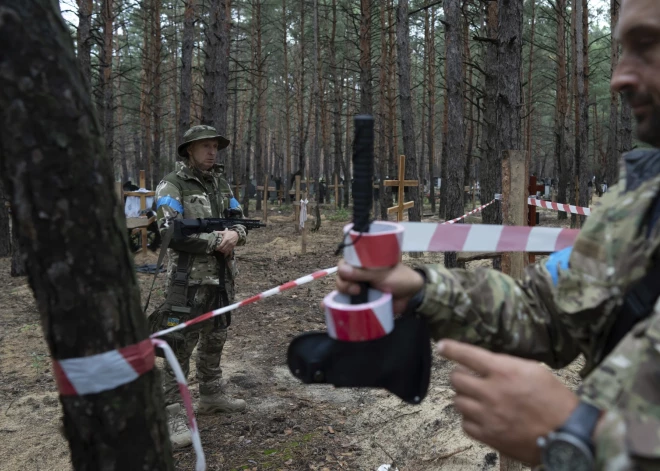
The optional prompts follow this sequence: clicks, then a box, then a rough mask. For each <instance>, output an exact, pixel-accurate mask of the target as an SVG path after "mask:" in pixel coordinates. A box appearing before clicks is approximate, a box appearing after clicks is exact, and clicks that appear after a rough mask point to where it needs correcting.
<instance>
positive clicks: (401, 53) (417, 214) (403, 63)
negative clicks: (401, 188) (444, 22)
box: [396, 0, 422, 221]
mask: <svg viewBox="0 0 660 471" xmlns="http://www.w3.org/2000/svg"><path fill="white" fill-rule="evenodd" d="M396 44H397V59H398V65H399V103H400V104H401V132H402V133H403V153H404V155H405V156H406V176H405V177H406V180H417V179H418V178H419V172H418V168H417V153H416V151H415V124H414V122H413V121H414V120H413V116H414V115H413V108H412V97H411V87H410V23H409V19H408V0H400V1H399V5H398V6H397V21H396ZM406 190H407V191H406V195H407V200H408V201H414V202H415V206H413V207H412V208H410V209H409V210H408V220H409V221H421V220H422V211H421V209H422V201H421V199H420V197H419V187H407V188H406Z"/></svg>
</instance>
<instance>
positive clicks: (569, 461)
mask: <svg viewBox="0 0 660 471" xmlns="http://www.w3.org/2000/svg"><path fill="white" fill-rule="evenodd" d="M600 412H601V411H600V409H598V408H597V407H594V406H592V405H591V404H587V403H586V402H580V403H579V404H578V406H577V408H576V409H575V410H574V411H573V413H572V414H571V416H570V417H569V418H568V420H567V421H566V422H565V423H564V425H562V426H561V427H559V428H558V429H557V430H556V431H554V432H550V433H549V434H548V436H547V437H539V438H538V440H537V441H536V443H537V444H538V446H539V448H541V463H542V464H543V469H544V471H569V470H570V471H592V470H593V469H594V443H593V440H592V438H591V437H592V436H593V433H594V429H595V428H596V424H597V423H598V419H599V418H600Z"/></svg>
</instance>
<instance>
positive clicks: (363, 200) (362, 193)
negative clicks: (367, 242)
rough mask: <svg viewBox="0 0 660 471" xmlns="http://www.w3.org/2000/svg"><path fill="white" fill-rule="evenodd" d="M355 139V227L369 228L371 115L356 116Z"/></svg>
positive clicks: (372, 151)
mask: <svg viewBox="0 0 660 471" xmlns="http://www.w3.org/2000/svg"><path fill="white" fill-rule="evenodd" d="M354 123H355V139H354V140H353V224H354V226H353V229H354V230H355V231H357V232H367V231H368V230H369V213H370V211H371V204H372V199H373V190H372V188H371V187H372V185H373V176H374V118H373V116H370V115H358V116H356V117H355V121H354Z"/></svg>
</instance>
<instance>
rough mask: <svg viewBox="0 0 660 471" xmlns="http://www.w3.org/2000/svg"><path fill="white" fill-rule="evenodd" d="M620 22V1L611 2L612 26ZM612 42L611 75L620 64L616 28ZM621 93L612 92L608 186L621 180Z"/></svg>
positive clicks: (606, 175)
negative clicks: (615, 34)
mask: <svg viewBox="0 0 660 471" xmlns="http://www.w3.org/2000/svg"><path fill="white" fill-rule="evenodd" d="M618 22H619V0H610V24H611V25H615V24H617V23H618ZM610 41H611V52H610V55H611V63H610V65H611V67H610V73H611V75H614V70H615V69H616V66H617V64H618V63H619V42H618V41H617V40H616V38H615V36H614V28H612V34H611V36H610ZM619 155H620V154H619V93H618V92H616V91H614V90H610V129H609V132H608V135H607V160H606V163H605V169H604V173H605V175H604V176H603V177H600V176H599V178H602V179H603V180H604V181H605V182H606V183H607V184H608V185H614V184H615V183H616V182H617V181H618V180H619Z"/></svg>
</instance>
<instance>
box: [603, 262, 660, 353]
mask: <svg viewBox="0 0 660 471" xmlns="http://www.w3.org/2000/svg"><path fill="white" fill-rule="evenodd" d="M659 297H660V263H654V264H653V267H652V268H651V269H650V270H649V271H648V272H647V273H646V275H644V276H643V277H642V279H640V280H639V281H638V282H637V283H635V284H634V285H633V286H632V287H631V288H630V289H629V290H628V292H627V293H626V297H625V298H624V300H623V304H622V305H621V308H620V309H619V311H618V313H617V315H616V320H615V321H614V325H613V326H612V329H611V330H610V333H609V335H608V337H607V341H606V342H605V349H604V350H603V355H602V357H601V358H605V357H606V356H607V355H609V354H610V353H611V352H612V350H614V348H615V347H616V346H617V345H618V344H619V342H620V341H621V340H622V339H623V338H624V337H625V336H626V334H627V333H628V332H630V331H631V330H632V328H633V327H634V326H635V324H637V323H638V322H639V321H642V320H644V319H646V318H647V317H649V316H650V315H651V314H652V313H653V307H654V306H655V302H656V301H657V299H658V298H659Z"/></svg>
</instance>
